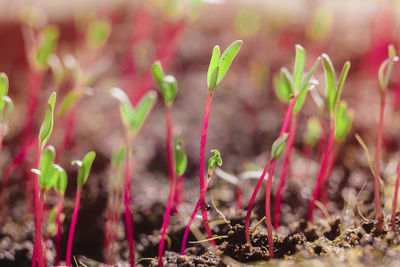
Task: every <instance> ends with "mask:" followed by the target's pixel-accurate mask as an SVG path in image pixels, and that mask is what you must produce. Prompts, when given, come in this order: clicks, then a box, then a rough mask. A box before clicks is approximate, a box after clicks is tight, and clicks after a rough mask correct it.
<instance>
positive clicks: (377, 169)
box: [374, 90, 386, 232]
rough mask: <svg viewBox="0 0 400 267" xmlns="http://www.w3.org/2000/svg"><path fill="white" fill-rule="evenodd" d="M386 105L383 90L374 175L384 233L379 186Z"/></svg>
mask: <svg viewBox="0 0 400 267" xmlns="http://www.w3.org/2000/svg"><path fill="white" fill-rule="evenodd" d="M385 103H386V90H383V91H382V90H381V106H380V112H379V124H378V134H377V137H376V149H375V175H374V202H375V210H376V220H377V221H378V224H377V227H376V228H377V230H378V231H380V232H382V231H383V214H382V205H381V192H380V185H379V173H380V162H381V147H382V128H383V116H384V113H385Z"/></svg>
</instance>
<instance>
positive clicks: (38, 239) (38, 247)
mask: <svg viewBox="0 0 400 267" xmlns="http://www.w3.org/2000/svg"><path fill="white" fill-rule="evenodd" d="M40 157H41V151H40V149H38V150H37V153H36V164H35V166H36V169H39V166H40ZM34 177H35V178H34V179H35V181H34V184H35V192H34V201H35V242H34V244H33V255H32V263H31V266H32V267H35V266H36V261H37V262H38V265H39V267H44V266H43V265H42V263H43V253H42V252H43V250H42V224H41V215H40V206H41V204H40V202H41V201H40V200H41V198H40V199H39V193H40V192H39V175H35V176H34ZM41 197H42V195H41Z"/></svg>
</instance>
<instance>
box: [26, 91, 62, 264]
mask: <svg viewBox="0 0 400 267" xmlns="http://www.w3.org/2000/svg"><path fill="white" fill-rule="evenodd" d="M55 102H56V94H55V93H52V94H51V95H50V98H49V100H48V103H47V108H46V113H45V116H44V120H43V123H42V125H41V127H40V132H39V149H38V153H37V156H36V162H37V167H36V170H37V171H36V174H37V175H36V177H35V192H34V194H35V195H34V199H35V242H34V246H33V254H32V266H36V262H38V265H39V267H44V265H45V258H44V255H43V247H42V227H41V225H42V223H41V214H42V209H43V206H42V205H43V204H42V201H41V200H43V199H44V196H43V193H40V181H39V180H40V178H39V176H40V162H41V157H42V152H43V149H44V146H45V145H46V143H47V141H48V140H49V138H50V136H51V133H52V131H53V126H54V105H55ZM39 196H40V198H39Z"/></svg>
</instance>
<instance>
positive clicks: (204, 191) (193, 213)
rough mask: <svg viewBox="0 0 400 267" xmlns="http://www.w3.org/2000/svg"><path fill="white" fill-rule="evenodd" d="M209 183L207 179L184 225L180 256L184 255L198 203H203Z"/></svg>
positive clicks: (198, 206)
mask: <svg viewBox="0 0 400 267" xmlns="http://www.w3.org/2000/svg"><path fill="white" fill-rule="evenodd" d="M209 182H210V179H207V181H206V184H205V185H204V187H203V190H202V192H201V194H200V197H199V200H197V203H196V206H195V208H194V210H193V212H192V215H191V216H190V219H189V222H188V224H187V225H186V228H185V232H184V233H183V238H182V244H181V255H185V250H186V243H187V239H188V237H189V231H190V226H191V225H192V223H193V220H194V217H195V216H196V214H197V210H198V209H199V208H200V203H201V202H202V201H204V196H205V194H206V192H207V188H208V184H209Z"/></svg>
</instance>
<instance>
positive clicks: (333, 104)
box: [307, 54, 350, 222]
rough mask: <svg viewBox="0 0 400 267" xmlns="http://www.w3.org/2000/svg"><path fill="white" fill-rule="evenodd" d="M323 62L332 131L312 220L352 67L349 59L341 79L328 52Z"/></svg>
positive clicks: (322, 166) (313, 201)
mask: <svg viewBox="0 0 400 267" xmlns="http://www.w3.org/2000/svg"><path fill="white" fill-rule="evenodd" d="M322 62H323V66H324V72H325V87H326V103H327V107H328V111H329V119H330V132H329V139H328V144H327V147H326V150H325V153H324V156H323V159H322V163H321V167H320V170H319V172H318V176H317V180H316V184H315V188H314V191H313V194H312V198H311V202H310V206H309V209H308V216H307V220H308V221H310V222H312V220H313V211H314V207H315V201H316V200H318V198H319V197H320V195H321V190H324V188H323V182H324V177H325V176H326V173H327V172H328V169H329V161H330V159H331V154H332V148H333V145H334V141H335V132H336V130H335V128H336V118H337V111H338V107H339V106H340V105H339V103H340V96H341V93H342V88H343V85H344V82H345V80H346V78H347V74H348V72H349V69H350V62H349V61H347V62H346V63H345V64H344V65H343V68H342V71H341V73H340V76H339V79H338V80H336V72H335V69H334V67H333V64H332V61H331V60H330V58H329V56H328V55H327V54H322ZM325 190H326V189H325Z"/></svg>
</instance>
